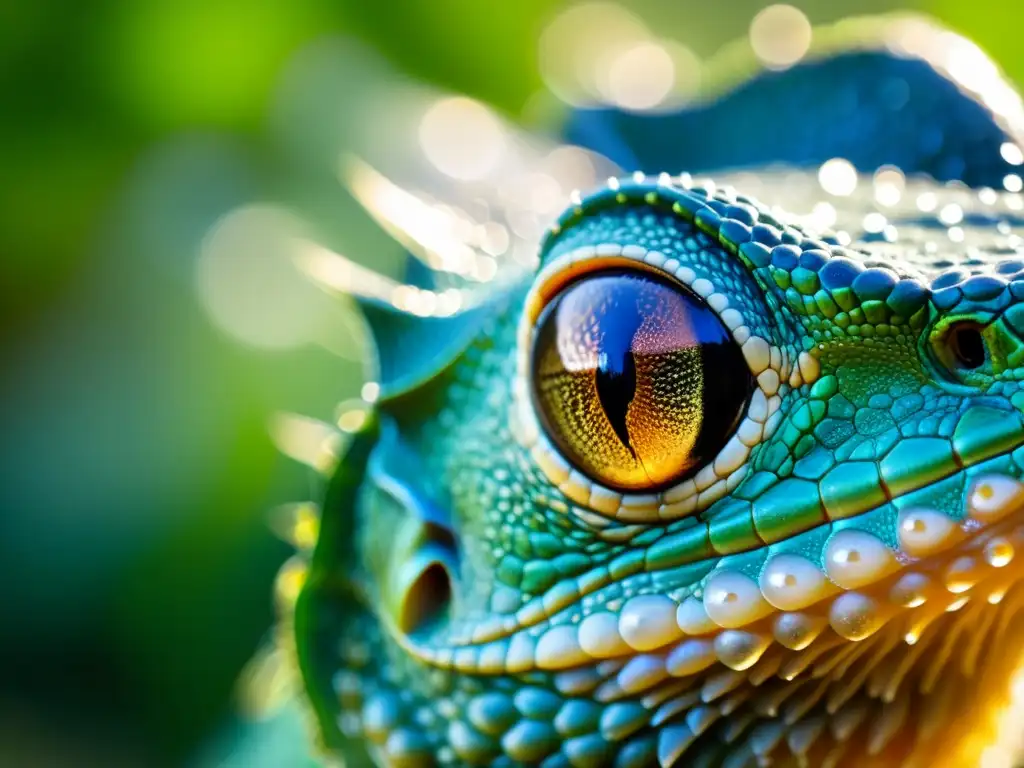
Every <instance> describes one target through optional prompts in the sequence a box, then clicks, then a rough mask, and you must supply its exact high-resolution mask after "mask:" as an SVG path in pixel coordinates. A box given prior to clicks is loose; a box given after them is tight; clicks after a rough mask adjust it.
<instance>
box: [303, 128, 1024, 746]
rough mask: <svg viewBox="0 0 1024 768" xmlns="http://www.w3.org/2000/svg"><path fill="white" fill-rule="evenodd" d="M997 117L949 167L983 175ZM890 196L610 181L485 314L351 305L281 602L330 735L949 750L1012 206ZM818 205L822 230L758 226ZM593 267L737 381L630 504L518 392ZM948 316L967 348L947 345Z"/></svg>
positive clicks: (969, 681) (970, 617) (1009, 451)
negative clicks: (718, 413)
mask: <svg viewBox="0 0 1024 768" xmlns="http://www.w3.org/2000/svg"><path fill="white" fill-rule="evenodd" d="M993 125H994V126H995V123H993ZM992 130H993V131H997V130H998V131H1002V129H1001V128H998V126H996V127H994V128H993V129H992ZM994 136H995V138H994V139H993V142H994V144H993V145H992V146H988V145H986V146H985V147H983V148H981V149H979V150H978V152H979V153H981V154H983V155H984V159H985V162H990V161H991V165H992V166H993V168H996V169H997V170H995V171H994V172H993V171H986V170H985V166H984V164H983V163H981V162H980V161H979V163H978V164H975V165H972V164H971V162H970V157H969V156H965V163H966V167H968V168H975V167H977V168H979V169H981V170H978V171H977V173H978V175H979V178H980V177H984V179H983V180H981V181H979V179H977V178H975V179H972V181H979V183H993V184H994V183H995V182H997V181H998V182H1000V183H1001V181H1002V179H1001V177H1000V178H998V179H995V178H992V176H993V175H995V176H998V175H999V174H1000V173H1002V170H1004V169H1003V168H1002V167H1001V166H1000V164H999V163H998V162H996V161H995V160H993V159H992V157H991V153H992V152H993V151H995V152H997V153H998V151H999V149H998V146H999V144H1000V143H1001V142H1002V141H1003V140H1005V139H1006V136H1005V135H1003V134H1002V133H998V134H997V135H996V134H994ZM826 149H827V148H826ZM829 156H831V155H830V154H826V155H825V157H821V158H815V161H816V162H821V160H823V159H827V158H828V157H829ZM783 159H787V158H785V157H784V158H783ZM854 161H855V162H856V163H857V164H858V165H860V166H862V167H864V164H865V163H870V159H867V160H864V161H863V162H862V161H861V160H860V159H859V158H854ZM869 167H870V166H869ZM910 170H918V169H917V168H911V169H910ZM880 178H881V177H880ZM734 186H735V189H734ZM900 186H901V189H900V194H899V195H898V197H899V201H898V202H896V201H892V200H890V201H889V202H888V203H887V204H885V205H881V204H879V203H878V202H876V201H875V200H874V199H873V197H872V196H873V194H874V193H875V192H876V191H877V190H878V186H877V185H873V183H872V181H871V180H870V179H869V178H865V177H862V178H861V180H860V182H859V187H858V190H857V192H856V193H855V194H854V195H853V196H845V197H842V198H836V197H829V196H828V195H826V194H825V193H824V191H823V190H822V188H821V186H820V185H819V183H818V180H817V178H816V176H815V175H814V174H813V173H812V174H806V173H791V172H787V173H782V172H774V171H770V170H767V169H762V170H760V171H757V172H756V173H746V174H743V175H741V176H736V177H721V178H720V179H719V183H718V184H717V185H716V184H712V183H705V182H695V181H693V180H691V179H690V178H689V177H688V176H683V177H678V176H673V177H668V176H661V177H646V176H643V175H637V176H634V177H626V178H623V179H621V180H619V181H615V182H614V183H612V184H610V185H609V187H608V188H606V189H603V190H600V191H597V192H595V193H593V194H591V195H589V196H587V197H586V198H584V199H583V200H581V201H580V202H578V203H577V204H574V205H571V206H570V208H569V209H568V210H567V211H566V213H565V214H563V216H562V217H561V218H560V219H559V221H558V222H557V224H556V225H555V226H554V227H553V228H552V230H551V232H550V233H549V234H548V236H547V237H546V239H545V240H544V242H543V243H541V244H540V245H539V252H540V265H539V268H538V270H537V272H536V274H535V275H531V276H529V277H527V278H524V279H523V280H522V281H520V282H518V283H516V284H515V285H514V286H513V287H511V288H510V289H509V290H507V291H503V292H501V293H500V294H496V295H495V296H494V297H492V298H491V299H490V300H489V301H487V302H486V303H484V304H483V305H482V306H480V307H479V308H477V309H474V310H473V311H471V312H467V313H465V314H463V315H458V316H456V317H454V318H449V319H445V320H434V321H432V322H431V324H430V326H429V327H427V326H425V325H421V324H419V323H417V322H416V321H413V320H411V319H409V318H408V317H394V318H390V319H389V315H388V312H387V311H385V310H382V309H381V308H379V307H377V308H370V309H368V317H369V318H370V319H371V322H372V324H373V325H374V326H375V329H377V330H378V332H379V335H378V341H379V343H380V344H381V346H382V360H384V361H385V362H386V361H388V360H390V361H391V362H390V363H387V362H386V364H385V365H384V366H383V369H384V370H385V371H387V373H386V375H385V376H384V377H383V381H382V386H383V389H382V395H381V398H380V400H379V401H378V402H377V403H376V405H375V407H374V409H373V412H372V414H370V416H369V417H368V418H367V420H366V422H365V424H363V425H362V427H361V428H360V429H358V430H357V431H356V434H355V435H354V436H353V438H352V442H351V444H350V446H349V448H348V451H347V453H346V455H345V456H344V458H343V459H342V461H341V463H340V465H339V466H338V468H337V469H336V470H335V471H334V473H333V475H332V477H331V480H330V484H329V488H328V490H327V494H326V497H325V500H324V503H323V505H322V507H323V515H322V521H321V527H320V535H319V540H318V542H317V545H316V548H315V550H314V552H313V553H312V557H311V562H310V563H309V564H308V565H304V566H303V569H304V570H303V572H304V573H305V574H306V575H305V580H304V583H303V587H302V589H301V592H300V594H299V596H298V599H297V602H296V603H295V605H294V609H291V608H289V609H288V611H287V613H288V616H289V617H290V625H289V626H290V627H291V628H292V629H293V631H294V642H295V646H296V651H297V658H298V660H299V664H300V667H301V671H302V673H303V680H304V683H305V687H306V692H307V695H308V698H309V700H310V702H311V703H312V705H313V709H314V712H315V715H316V719H317V723H318V727H319V732H320V736H321V738H322V741H323V743H324V746H325V747H326V749H327V750H328V751H329V752H333V753H344V754H345V755H346V757H347V759H348V761H349V762H350V763H355V764H359V763H360V762H362V761H365V760H367V759H370V758H372V759H375V760H377V761H378V762H382V763H386V764H393V765H435V764H437V765H467V764H472V765H484V764H490V765H518V764H539V765H544V766H562V765H566V766H568V765H573V766H598V765H617V766H646V765H663V766H667V765H695V766H703V765H706V766H718V765H723V766H742V765H756V764H759V763H760V764H775V765H864V764H867V761H868V760H869V759H870V760H872V761H875V762H873V763H872V764H881V765H939V764H949V765H962V764H972V763H971V762H966V763H965V762H964V760H968V761H973V760H976V759H977V755H978V753H979V749H980V747H981V746H982V745H984V744H985V743H987V742H988V741H990V740H991V739H992V738H994V735H993V731H992V728H991V726H992V718H993V716H994V714H995V713H996V712H997V710H998V709H999V707H1000V706H1002V704H1003V703H1004V702H1005V700H1006V697H1007V695H1008V693H1009V687H1010V686H1009V678H1010V673H1011V672H1012V671H1013V669H1014V668H1015V667H1016V665H1017V662H1018V657H1019V653H1020V650H1021V638H1022V637H1024V635H1022V634H1021V633H1022V631H1024V627H1022V626H1021V623H1020V619H1019V618H1018V609H1019V606H1020V604H1021V595H1020V589H1019V587H1018V586H1017V585H1016V579H1017V574H1016V571H1015V568H1016V562H1015V561H1014V555H1015V552H1016V551H1017V550H1019V549H1020V548H1021V547H1024V530H1022V529H1021V528H1020V527H1019V526H1020V525H1021V519H1020V514H1021V512H1020V508H1021V506H1022V501H1024V485H1022V484H1021V482H1020V478H1021V477H1022V475H1024V447H1022V446H1024V391H1022V389H1021V384H1020V382H1021V381H1024V306H1022V305H1024V248H1022V246H1021V241H1020V238H1019V236H1018V235H1017V234H1015V233H1017V232H1020V231H1021V224H1022V222H1021V214H1020V211H1021V209H1022V206H1021V199H1020V198H1019V197H1018V196H1016V195H1011V194H1006V193H996V192H993V191H991V190H982V191H975V190H971V189H968V188H966V187H942V186H940V185H938V184H937V183H935V182H931V181H927V180H923V179H922V180H911V181H908V182H906V184H905V186H903V183H902V181H901V182H900ZM879 197H880V198H881V197H882V194H881V193H880V194H879ZM815 203H819V204H820V203H827V204H828V205H830V206H832V208H833V210H834V212H835V215H836V222H835V226H834V231H829V232H824V233H816V232H815V231H813V229H812V228H811V226H810V225H809V224H808V223H807V222H808V221H813V219H809V218H807V217H806V216H805V217H801V216H799V215H792V214H789V213H784V212H782V211H783V210H788V211H793V212H796V213H797V214H799V213H801V212H802V213H804V214H807V213H808V212H810V211H811V210H812V208H813V206H814V204H815ZM775 205H779V206H781V210H780V209H778V208H775V207H771V206H775ZM820 214H821V209H820V208H818V209H817V215H819V216H820ZM879 217H881V218H879ZM609 266H612V267H615V268H618V269H622V268H626V269H633V270H637V271H640V272H648V273H655V274H657V275H660V276H663V277H665V278H666V279H670V280H673V281H676V282H678V283H679V284H680V285H684V286H687V287H688V288H689V290H691V291H693V292H694V293H695V294H697V295H699V296H701V297H703V299H704V300H705V301H706V302H707V304H708V306H710V307H711V308H712V309H713V310H714V311H715V312H716V313H717V314H718V316H719V318H720V319H721V320H722V322H723V324H724V325H725V326H726V327H727V328H728V330H729V332H730V334H731V335H732V338H733V341H734V342H735V343H736V344H737V345H739V346H740V348H741V349H742V351H743V355H744V358H745V360H746V361H747V364H748V365H749V366H750V370H751V374H752V375H753V376H754V377H755V380H756V386H755V387H754V388H753V390H752V393H751V396H750V400H749V403H748V405H747V408H746V411H745V416H744V419H743V420H742V421H741V423H740V425H739V426H738V427H737V429H736V431H735V433H734V434H733V436H732V437H731V438H730V440H729V441H728V442H727V443H726V445H725V447H724V448H723V449H722V450H721V451H720V452H719V454H718V455H717V456H716V457H715V458H714V459H713V460H711V461H710V462H708V463H707V464H706V465H705V466H704V467H702V468H701V469H700V470H699V471H697V472H696V473H695V474H693V475H691V476H689V477H688V478H685V479H684V480H683V481H681V482H679V483H677V484H675V485H673V486H671V487H669V488H667V489H663V490H658V491H656V492H651V493H633V492H629V493H622V492H619V491H616V490H614V489H610V488H604V487H602V486H600V484H599V483H597V482H596V481H594V480H592V479H590V478H588V477H586V476H585V475H583V474H582V473H580V472H579V471H577V470H576V469H574V468H573V467H572V466H571V465H570V464H569V463H568V462H567V461H566V459H565V458H564V457H562V456H560V455H559V453H558V451H557V450H556V449H555V448H554V447H553V445H554V443H553V442H552V440H551V439H550V438H549V436H547V435H545V434H544V430H543V429H541V428H540V426H539V422H538V419H537V414H536V412H535V408H534V403H533V401H532V398H531V395H530V387H529V375H530V370H529V359H530V352H531V344H532V340H533V330H534V323H535V320H536V318H537V315H538V313H539V311H540V309H541V308H542V306H543V304H544V302H545V301H546V299H547V298H549V296H550V294H551V293H552V292H553V291H554V290H555V289H556V288H557V286H558V285H561V284H562V283H564V282H565V281H566V280H568V279H570V278H575V277H578V276H579V275H581V274H587V273H589V272H591V271H594V270H598V269H603V268H606V267H609ZM964 329H969V332H971V333H975V334H980V340H981V344H982V349H983V355H984V357H983V360H981V361H980V362H979V361H978V360H977V359H972V360H971V361H970V364H969V365H965V364H964V363H963V361H962V357H961V358H958V357H957V355H956V354H955V345H956V344H957V343H958V341H957V338H958V337H957V334H958V333H960V332H961V331H963V330H964ZM430 338H438V339H443V342H435V344H434V346H430V342H429V339H430ZM971 338H972V339H973V340H974V341H977V339H978V338H979V336H972V337H971ZM410 339H415V342H410ZM410 343H412V344H413V345H414V346H415V347H416V350H415V351H416V354H412V355H408V356H406V357H403V356H402V355H401V354H398V355H397V356H396V355H395V354H393V353H394V352H395V350H401V349H403V348H404V349H409V346H408V345H410ZM403 344H405V345H407V346H405V347H402V345H403ZM388 350H390V351H391V353H392V354H391V355H390V357H389V356H388V354H387V353H388ZM427 352H430V354H427ZM403 359H404V360H406V364H405V365H404V367H403V365H401V364H400V363H395V362H394V361H395V360H399V361H401V360H403ZM975 363H978V364H977V365H975ZM389 366H391V367H390V368H389Z"/></svg>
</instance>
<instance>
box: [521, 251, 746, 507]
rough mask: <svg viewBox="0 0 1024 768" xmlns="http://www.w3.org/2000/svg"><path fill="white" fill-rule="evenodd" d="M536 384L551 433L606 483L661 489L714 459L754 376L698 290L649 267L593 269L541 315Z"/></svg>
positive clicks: (574, 459) (535, 352) (535, 357)
mask: <svg viewBox="0 0 1024 768" xmlns="http://www.w3.org/2000/svg"><path fill="white" fill-rule="evenodd" d="M532 373H533V376H532V377H533V390H534V398H535V401H536V404H537V407H538V411H539V412H540V417H541V421H542V423H543V425H544V427H545V429H546V430H547V433H548V434H549V435H550V437H551V439H552V440H553V441H554V442H555V444H556V445H557V446H558V447H559V449H560V450H561V451H562V452H563V454H564V455H565V456H566V457H567V458H568V459H569V460H570V461H571V462H572V463H573V464H575V465H576V466H577V467H578V468H579V469H580V470H582V471H583V472H585V473H586V474H587V475H589V476H590V477H592V478H593V479H595V480H597V481H599V482H600V483H602V484H604V485H608V486H611V487H613V488H617V489H620V490H626V491H639V490H650V489H654V488H659V487H664V486H666V485H668V484H670V483H673V482H675V481H678V480H680V479H682V478H683V477H685V476H686V475H688V474H692V473H694V472H696V471H697V470H699V469H700V468H701V467H702V466H703V465H704V464H705V463H706V462H708V461H710V460H712V459H714V457H715V454H717V452H718V451H719V450H720V449H721V448H722V446H723V445H724V444H725V441H726V440H728V438H729V436H730V435H731V434H732V432H733V431H734V430H735V428H736V425H737V424H738V422H739V420H740V418H741V417H742V415H743V412H744V410H745V407H746V403H747V399H748V397H749V396H750V393H751V391H752V388H753V384H754V381H753V377H752V376H751V373H750V369H749V368H748V367H747V365H746V362H745V361H744V359H743V355H742V353H741V352H740V349H739V347H738V346H737V345H736V344H735V343H734V342H733V340H732V338H731V336H730V335H729V332H728V330H727V329H726V328H725V326H724V325H723V324H722V322H721V320H719V318H718V316H717V315H716V314H715V313H714V312H713V311H712V310H711V308H710V307H708V306H707V304H705V303H704V302H703V301H702V300H701V299H700V298H699V297H698V296H696V295H695V294H693V293H691V292H690V291H689V290H687V289H686V288H684V287H683V286H681V285H678V284H676V283H673V282H670V281H669V280H667V279H663V278H660V277H658V276H655V275H653V274H650V273H646V272H637V271H628V270H618V271H606V272H598V273H594V274H591V275H588V276H586V277H584V278H582V279H580V280H578V281H576V282H574V283H571V284H570V285H569V286H567V287H566V288H564V289H563V290H562V291H561V292H560V293H559V294H558V295H557V296H555V297H554V299H552V300H551V301H550V302H549V303H548V305H547V306H546V307H545V308H544V311H543V312H542V313H541V315H540V317H539V318H538V321H537V331H536V334H535V337H534V348H533V372H532Z"/></svg>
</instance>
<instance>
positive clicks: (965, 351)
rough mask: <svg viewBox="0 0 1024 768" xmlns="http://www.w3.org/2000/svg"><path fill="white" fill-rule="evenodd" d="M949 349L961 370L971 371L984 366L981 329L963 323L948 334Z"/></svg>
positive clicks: (983, 344)
mask: <svg viewBox="0 0 1024 768" xmlns="http://www.w3.org/2000/svg"><path fill="white" fill-rule="evenodd" d="M949 347H950V350H951V351H952V352H953V356H954V358H955V359H956V362H957V364H958V365H959V366H960V367H961V368H967V369H969V370H973V369H975V368H980V367H981V366H982V365H984V364H985V357H986V355H985V340H984V339H983V338H982V336H981V328H980V327H979V326H977V325H974V324H973V323H965V324H963V325H961V326H958V327H956V328H954V329H953V331H952V332H951V333H950V334H949Z"/></svg>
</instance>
